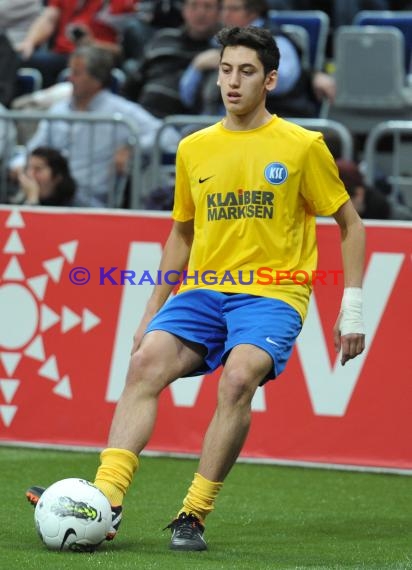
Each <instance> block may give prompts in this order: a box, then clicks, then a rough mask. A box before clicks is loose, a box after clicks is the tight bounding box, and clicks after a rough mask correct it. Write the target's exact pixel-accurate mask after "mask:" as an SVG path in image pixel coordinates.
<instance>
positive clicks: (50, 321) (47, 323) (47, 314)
mask: <svg viewBox="0 0 412 570" xmlns="http://www.w3.org/2000/svg"><path fill="white" fill-rule="evenodd" d="M59 321H60V317H59V315H58V314H57V313H55V312H54V311H53V310H52V309H50V307H48V306H47V305H42V306H41V307H40V330H41V332H44V331H47V329H49V328H51V327H52V326H53V325H55V324H56V323H58V322H59Z"/></svg>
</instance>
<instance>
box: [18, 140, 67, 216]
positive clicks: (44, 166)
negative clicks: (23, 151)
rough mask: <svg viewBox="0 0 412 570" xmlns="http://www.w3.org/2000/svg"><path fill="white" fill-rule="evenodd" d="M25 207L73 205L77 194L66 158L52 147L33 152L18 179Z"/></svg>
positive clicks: (40, 148)
mask: <svg viewBox="0 0 412 570" xmlns="http://www.w3.org/2000/svg"><path fill="white" fill-rule="evenodd" d="M18 182H19V189H20V194H22V195H23V197H24V200H23V204H31V205H37V204H38V205H42V206H71V205H72V203H73V197H74V195H75V192H76V182H75V181H74V179H73V177H72V175H71V173H70V170H69V165H68V162H67V160H66V158H65V157H64V156H63V155H62V154H61V153H60V152H59V151H58V150H55V149H53V148H49V147H38V148H36V149H34V150H33V151H32V152H31V153H30V155H29V158H28V161H27V165H26V168H25V170H24V171H22V172H20V174H19V177H18Z"/></svg>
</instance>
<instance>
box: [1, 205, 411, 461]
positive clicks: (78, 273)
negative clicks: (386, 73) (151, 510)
mask: <svg viewBox="0 0 412 570" xmlns="http://www.w3.org/2000/svg"><path fill="white" fill-rule="evenodd" d="M170 226H171V222H170V219H169V217H168V216H167V215H159V214H156V215H155V214H153V215H151V214H150V213H147V212H140V213H139V212H121V211H92V210H87V211H80V210H74V209H72V210H62V209H60V210H59V209H47V208H42V209H40V208H39V209H30V208H21V209H17V208H10V207H6V206H3V207H0V443H1V442H4V443H5V442H17V443H26V442H28V443H36V444H52V445H59V446H62V445H63V446H64V445H68V446H79V447H82V446H83V447H90V446H92V447H104V446H105V442H106V438H107V434H108V430H109V426H110V421H111V417H112V414H113V411H114V406H115V403H116V401H117V399H118V397H119V395H120V393H121V390H122V388H123V385H124V377H125V373H126V369H127V365H128V358H129V351H130V347H131V342H132V336H133V333H134V331H135V328H136V327H137V324H138V322H139V319H140V316H141V315H142V312H143V309H144V306H145V302H146V300H147V298H148V296H149V295H150V293H151V289H152V286H153V285H152V284H151V283H150V278H149V277H148V275H151V276H154V275H156V270H157V266H158V263H159V259H160V255H161V251H162V247H163V245H164V243H165V240H166V237H167V235H168V232H169V230H170ZM318 237H319V266H318V267H319V270H320V271H325V274H326V275H327V277H326V278H325V279H324V281H323V282H322V281H320V282H318V283H317V284H316V286H315V290H314V294H313V296H312V301H311V305H310V310H309V314H308V318H307V320H306V323H305V325H304V328H303V331H302V333H301V335H300V337H299V339H298V343H297V346H296V348H295V350H294V353H293V356H292V358H291V360H290V362H289V364H288V366H287V369H286V371H285V372H284V373H283V374H282V375H281V376H280V377H279V378H278V379H277V380H276V381H274V382H270V383H269V384H267V385H266V386H265V387H264V388H260V389H259V390H258V392H257V394H256V396H255V398H254V400H253V421H252V428H251V431H250V434H249V437H248V439H247V442H246V445H245V447H244V449H243V453H242V455H243V456H244V457H250V458H260V459H262V458H266V459H273V460H283V461H299V462H302V461H304V462H316V463H328V464H330V463H335V464H344V465H359V466H371V467H372V466H373V467H385V468H397V469H412V440H411V435H410V434H411V431H412V408H411V401H412V398H411V396H412V382H411V380H412V365H411V363H410V355H409V350H410V347H411V340H412V339H411V332H410V318H411V314H412V311H411V309H412V295H411V291H412V288H411V282H412V263H411V254H412V223H392V224H391V223H369V224H368V225H367V240H368V245H367V268H366V275H365V283H364V297H365V303H364V310H365V314H364V317H365V325H366V332H367V349H366V350H365V353H364V354H363V355H362V356H361V357H359V358H357V359H355V360H354V361H351V362H349V363H348V364H347V365H346V366H345V367H342V366H341V365H340V364H339V362H338V357H337V355H336V354H335V353H334V350H333V342H332V327H333V324H334V321H335V319H336V316H337V313H338V309H339V305H340V299H341V295H342V287H343V284H342V276H341V274H340V273H339V270H340V269H341V261H340V246H339V234H338V229H337V227H336V225H335V224H334V223H330V222H328V221H326V220H325V221H319V225H318ZM127 271H128V272H129V273H127ZM130 271H134V278H133V281H134V283H135V284H132V283H130V281H129V280H128V277H129V278H130V276H131V275H133V274H131V273H130ZM122 279H123V283H122ZM336 281H337V282H336ZM218 378H219V373H215V374H212V375H210V376H205V377H198V378H195V379H180V380H178V381H177V382H175V383H174V384H173V385H172V386H171V387H170V388H168V389H167V390H166V391H165V392H164V393H163V394H162V397H161V402H160V407H159V416H158V421H157V424H156V429H155V432H154V434H153V437H152V439H151V441H150V443H149V446H148V448H147V449H148V450H153V451H161V452H169V453H170V452H175V453H198V452H199V451H200V448H201V443H202V438H203V433H204V431H205V429H206V427H207V424H208V422H209V420H210V418H211V415H212V413H213V411H214V406H215V402H216V387H217V382H218Z"/></svg>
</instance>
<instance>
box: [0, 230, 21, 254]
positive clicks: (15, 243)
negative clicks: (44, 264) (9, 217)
mask: <svg viewBox="0 0 412 570" xmlns="http://www.w3.org/2000/svg"><path fill="white" fill-rule="evenodd" d="M25 251H26V250H25V249H24V245H23V243H22V241H21V239H20V236H19V233H18V231H17V230H13V231H12V232H11V234H10V236H9V239H8V240H7V243H6V245H5V246H4V249H3V253H7V254H11V253H15V254H16V255H19V254H20V253H25Z"/></svg>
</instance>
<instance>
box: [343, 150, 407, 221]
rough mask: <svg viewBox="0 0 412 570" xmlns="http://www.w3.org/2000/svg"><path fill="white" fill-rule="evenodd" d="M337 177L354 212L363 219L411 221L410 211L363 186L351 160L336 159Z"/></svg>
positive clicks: (361, 177)
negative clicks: (350, 201)
mask: <svg viewBox="0 0 412 570" xmlns="http://www.w3.org/2000/svg"><path fill="white" fill-rule="evenodd" d="M336 165H337V167H338V171H339V177H340V179H341V180H342V182H343V183H344V185H345V187H346V190H347V191H348V194H349V196H350V197H351V200H352V203H353V205H354V206H355V208H356V211H357V212H358V214H359V215H360V216H361V218H364V219H375V220H388V219H391V220H412V210H410V208H408V207H407V206H404V205H403V204H399V203H398V202H396V201H395V200H392V199H391V198H390V197H389V198H387V197H386V196H385V195H384V194H382V193H381V192H380V191H379V190H376V189H371V188H368V187H367V186H366V185H365V182H364V179H363V176H362V173H361V171H360V169H359V167H358V165H357V164H356V162H353V161H351V160H344V159H338V160H337V161H336Z"/></svg>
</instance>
